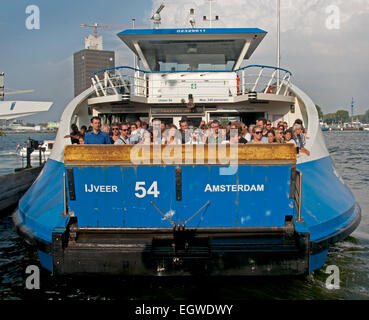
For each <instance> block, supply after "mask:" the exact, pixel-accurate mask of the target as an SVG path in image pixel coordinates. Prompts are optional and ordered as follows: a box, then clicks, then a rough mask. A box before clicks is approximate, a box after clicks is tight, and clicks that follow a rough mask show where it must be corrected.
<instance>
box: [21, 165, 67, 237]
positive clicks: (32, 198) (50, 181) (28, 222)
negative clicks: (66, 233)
mask: <svg viewBox="0 0 369 320" xmlns="http://www.w3.org/2000/svg"><path fill="white" fill-rule="evenodd" d="M63 172H64V164H63V163H61V162H58V161H54V160H51V159H48V160H47V162H46V164H45V166H44V168H43V169H42V171H41V173H40V175H39V176H38V177H37V179H36V180H35V182H34V183H33V184H32V186H31V187H30V188H29V189H28V191H27V192H26V194H25V195H24V196H23V197H22V199H21V200H20V201H19V205H18V208H19V211H20V215H21V218H22V223H23V224H24V225H25V226H26V228H27V229H29V230H30V231H31V232H32V233H33V235H34V237H36V238H38V239H41V240H44V241H48V242H51V240H52V239H51V234H52V232H53V230H54V228H56V227H65V226H66V224H67V222H68V218H65V217H62V212H63Z"/></svg>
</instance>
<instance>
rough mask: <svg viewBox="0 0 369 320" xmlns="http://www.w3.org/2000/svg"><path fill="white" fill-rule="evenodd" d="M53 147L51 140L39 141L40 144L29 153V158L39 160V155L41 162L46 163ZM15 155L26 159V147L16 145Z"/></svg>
mask: <svg viewBox="0 0 369 320" xmlns="http://www.w3.org/2000/svg"><path fill="white" fill-rule="evenodd" d="M37 143H38V142H37ZM53 146H54V141H53V140H45V141H41V142H40V143H38V147H37V148H36V149H34V150H33V151H32V152H31V153H30V156H31V158H39V157H40V154H41V158H42V160H43V161H46V160H47V159H48V158H49V156H50V154H51V150H52V149H53ZM40 151H41V152H40ZM16 153H17V155H18V156H20V157H22V158H27V147H26V146H21V145H20V144H17V147H16Z"/></svg>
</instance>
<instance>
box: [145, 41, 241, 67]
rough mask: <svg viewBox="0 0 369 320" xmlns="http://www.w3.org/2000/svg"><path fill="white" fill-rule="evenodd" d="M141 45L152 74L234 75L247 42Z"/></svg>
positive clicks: (189, 42)
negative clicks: (192, 72) (209, 73)
mask: <svg viewBox="0 0 369 320" xmlns="http://www.w3.org/2000/svg"><path fill="white" fill-rule="evenodd" d="M138 44H139V46H140V48H141V50H142V53H143V55H144V56H145V59H146V61H147V63H148V65H149V67H150V69H151V71H177V72H178V71H206V70H209V71H231V70H232V69H233V67H234V65H235V63H236V61H237V59H238V58H239V56H240V53H241V51H242V49H243V47H244V45H245V40H244V39H237V40H232V39H230V40H191V41H190V40H177V41H159V40H157V41H150V40H142V41H139V42H138Z"/></svg>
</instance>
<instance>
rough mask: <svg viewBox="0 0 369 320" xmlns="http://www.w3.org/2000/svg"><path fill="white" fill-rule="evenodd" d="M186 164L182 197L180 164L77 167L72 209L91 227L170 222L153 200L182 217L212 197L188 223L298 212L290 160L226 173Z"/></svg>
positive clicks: (268, 219)
mask: <svg viewBox="0 0 369 320" xmlns="http://www.w3.org/2000/svg"><path fill="white" fill-rule="evenodd" d="M181 168H182V183H181V185H182V200H181V201H177V200H176V186H175V169H176V167H175V166H152V167H149V166H141V167H118V166H116V167H113V166H112V167H73V170H74V183H75V191H76V200H75V201H69V207H70V210H72V211H73V212H75V215H76V216H77V217H78V225H79V226H85V227H170V226H171V224H170V222H169V221H168V220H166V219H165V218H164V217H163V216H162V214H161V213H160V212H159V211H158V210H157V209H156V208H154V206H153V205H152V204H151V201H152V202H153V203H154V204H155V206H156V207H157V208H158V209H160V211H161V212H162V213H163V214H165V215H167V216H168V217H170V218H171V219H172V220H175V221H180V222H181V223H182V222H183V221H187V220H188V219H190V218H191V217H192V216H193V215H194V214H195V213H196V212H198V210H199V209H200V208H202V207H203V206H204V205H205V204H206V203H207V202H208V201H210V204H209V205H208V206H206V207H205V208H204V209H203V210H201V211H200V212H199V213H198V214H197V215H196V216H195V217H193V219H191V220H190V221H189V222H188V224H187V225H186V226H188V227H194V226H196V227H241V226H245V227H246V226H264V227H270V226H284V223H285V216H286V215H292V214H293V209H292V200H291V199H289V194H290V177H291V166H289V165H284V166H250V165H247V166H240V167H239V169H238V172H237V174H235V175H220V170H219V169H220V167H217V166H182V167H181ZM239 185H241V187H238V186H239ZM101 186H103V188H102V190H101ZM106 186H108V188H107V187H106ZM150 188H151V191H150ZM144 190H145V191H144ZM107 191H109V192H107ZM155 191H157V192H158V193H157V194H155ZM143 193H146V195H145V196H144V197H141V195H142V194H143Z"/></svg>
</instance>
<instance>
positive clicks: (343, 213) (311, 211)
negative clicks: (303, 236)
mask: <svg viewBox="0 0 369 320" xmlns="http://www.w3.org/2000/svg"><path fill="white" fill-rule="evenodd" d="M297 169H299V170H301V172H302V204H301V207H302V217H303V218H304V221H305V224H306V225H307V226H308V229H309V231H310V233H311V234H310V240H311V241H316V240H319V239H322V238H325V237H327V236H328V235H330V234H333V233H336V232H337V231H339V229H340V228H344V227H345V226H347V225H348V224H349V223H350V222H351V221H352V220H353V219H354V218H355V216H356V215H357V210H355V203H356V202H355V198H354V196H353V194H352V192H351V191H350V189H349V188H348V187H347V186H346V185H345V184H344V182H343V181H342V179H341V178H339V176H338V174H337V173H336V171H335V167H334V164H333V161H332V159H331V157H326V158H323V159H320V160H317V161H312V162H307V163H303V164H300V165H298V166H297Z"/></svg>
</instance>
